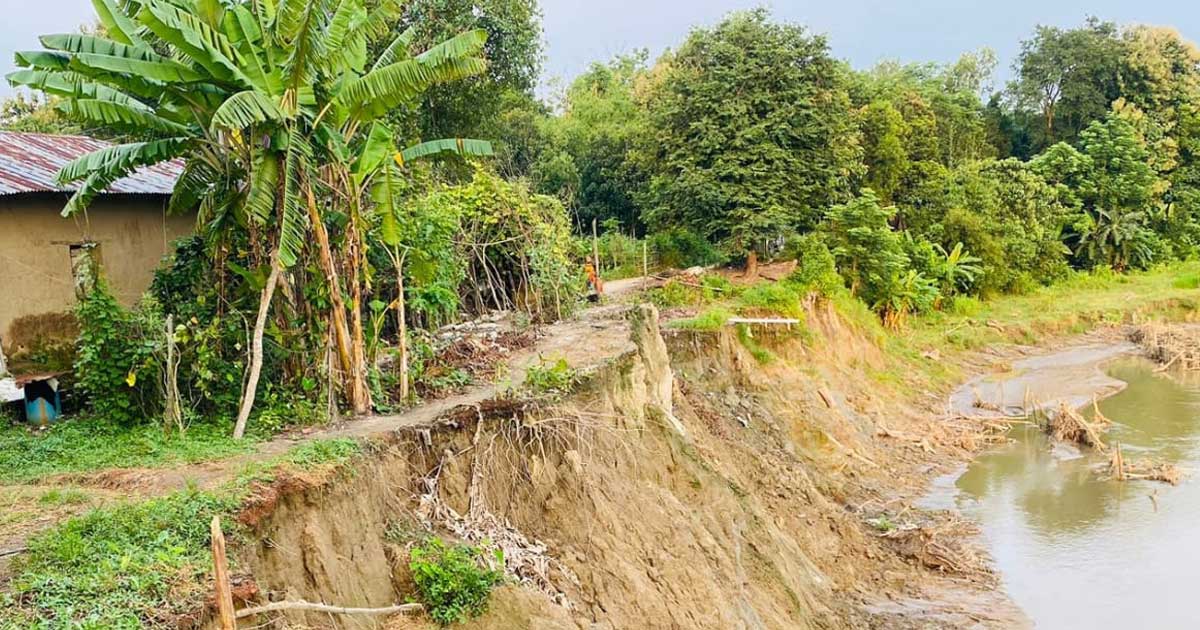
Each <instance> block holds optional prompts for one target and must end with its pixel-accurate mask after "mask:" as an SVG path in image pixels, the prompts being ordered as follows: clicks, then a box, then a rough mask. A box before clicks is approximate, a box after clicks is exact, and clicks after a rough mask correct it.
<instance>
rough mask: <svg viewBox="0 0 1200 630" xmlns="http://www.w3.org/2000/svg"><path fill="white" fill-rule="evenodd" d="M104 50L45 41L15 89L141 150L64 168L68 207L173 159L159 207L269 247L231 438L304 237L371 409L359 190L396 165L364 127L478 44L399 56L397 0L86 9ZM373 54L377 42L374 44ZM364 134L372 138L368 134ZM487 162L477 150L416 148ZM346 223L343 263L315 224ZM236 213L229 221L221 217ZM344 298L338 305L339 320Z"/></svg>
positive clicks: (482, 148)
mask: <svg viewBox="0 0 1200 630" xmlns="http://www.w3.org/2000/svg"><path fill="white" fill-rule="evenodd" d="M93 4H94V5H95V7H96V11H97V14H98V16H99V18H100V21H101V22H102V24H103V25H104V30H105V32H106V33H107V37H99V36H93V35H83V34H70V35H47V36H44V37H42V38H41V43H42V45H43V46H44V48H45V49H44V50H39V51H28V52H19V53H17V55H16V61H17V64H18V65H19V66H20V67H21V68H22V69H21V70H18V71H16V72H14V73H12V74H10V75H8V80H9V82H10V83H12V84H14V85H22V86H27V87H30V88H34V89H38V90H41V91H43V92H46V93H48V94H53V95H56V96H59V97H60V98H61V105H60V108H61V109H62V111H63V112H64V113H65V114H66V115H68V116H70V117H72V118H75V119H77V120H80V121H82V122H85V123H91V124H102V125H105V126H107V127H111V128H116V129H122V130H125V131H126V132H127V133H128V134H130V135H131V136H133V137H137V138H139V140H138V141H135V142H129V143H125V144H120V145H115V146H112V147H109V148H106V149H103V150H100V151H97V152H94V153H91V154H88V155H86V156H83V157H81V158H79V159H77V160H75V161H73V162H71V163H69V164H67V165H66V166H65V167H64V168H63V169H62V171H61V172H60V173H59V175H58V177H59V180H60V181H61V182H63V183H69V182H78V184H77V185H76V192H75V193H74V194H73V195H72V196H71V198H70V200H69V201H68V202H67V204H66V206H65V207H64V209H63V214H64V216H71V215H73V214H75V213H77V212H80V211H83V210H85V209H86V208H87V206H88V204H89V203H90V202H91V201H92V199H93V198H94V197H95V196H96V195H97V194H98V193H100V192H101V191H103V190H104V189H105V188H107V187H108V186H109V185H110V184H111V183H112V182H114V181H116V180H117V179H120V178H121V177H124V176H126V175H128V174H130V173H132V172H134V171H135V170H137V169H138V168H140V167H143V166H147V165H151V164H156V163H160V162H164V161H168V160H176V159H178V160H181V161H182V162H183V165H184V166H183V174H182V176H181V177H180V178H179V180H178V181H177V183H176V185H175V189H174V192H173V194H172V196H171V201H170V204H169V208H170V209H171V210H174V211H180V210H185V209H190V208H198V209H199V216H198V224H199V226H200V227H201V229H205V230H214V229H218V230H219V229H244V228H242V226H247V225H253V226H256V229H257V230H258V233H267V234H272V235H273V236H272V237H271V244H270V255H269V261H270V262H269V265H270V272H269V274H268V276H267V281H266V284H265V286H264V287H263V289H262V292H261V296H260V300H259V308H258V314H257V318H256V320H255V326H254V332H253V337H252V340H251V357H250V367H249V372H248V374H247V377H246V381H245V385H244V388H243V395H242V400H241V404H240V405H239V413H238V418H237V423H236V425H235V429H234V435H235V436H236V437H241V436H242V434H243V432H244V431H245V426H246V421H247V419H248V417H249V414H250V411H251V409H252V408H253V404H254V399H255V393H256V391H257V384H258V380H259V377H260V374H261V369H262V344H263V331H264V327H265V324H266V319H267V314H268V311H269V309H270V305H271V301H272V299H273V296H274V293H275V289H276V286H277V284H278V283H279V279H280V275H281V274H283V273H284V271H285V270H287V269H288V268H290V267H292V266H293V265H295V264H296V262H297V261H298V260H299V259H300V258H301V257H302V254H303V252H304V251H305V249H306V245H308V244H309V242H310V237H311V240H312V244H313V246H314V249H316V251H317V254H318V259H319V264H320V267H321V269H322V271H323V274H324V277H325V281H326V282H327V284H328V288H329V294H330V296H331V302H332V307H331V309H330V310H331V313H330V317H331V320H332V321H331V327H332V329H333V333H334V337H335V341H336V348H337V355H338V359H339V363H340V367H341V371H342V373H343V393H344V394H345V396H346V397H347V399H348V400H349V402H350V404H351V406H352V408H353V409H354V411H355V412H356V413H365V412H367V411H369V410H370V406H371V401H370V395H369V392H368V389H367V385H366V366H365V362H364V356H363V354H364V353H363V345H364V344H363V334H362V318H361V305H362V277H361V276H362V271H361V270H362V269H364V268H365V262H364V258H363V253H364V252H363V250H364V244H363V241H362V233H363V232H362V221H363V219H362V212H363V210H364V204H365V203H367V202H369V197H368V195H367V192H368V189H369V188H368V187H369V185H370V180H371V178H372V176H373V174H374V173H376V172H378V171H379V169H380V168H381V166H380V165H381V164H383V162H384V161H385V160H382V159H379V155H380V154H382V155H384V157H385V158H386V157H388V153H389V152H391V155H392V156H395V155H403V153H402V152H399V151H392V149H394V147H393V146H392V145H391V144H388V143H383V142H381V140H382V139H381V138H375V139H374V141H372V139H371V138H370V137H369V134H368V133H366V132H364V131H363V129H364V127H365V126H366V125H368V124H369V123H371V122H372V121H374V120H376V119H378V118H380V117H382V116H383V115H384V114H386V113H387V112H388V111H390V110H392V109H394V108H399V107H412V106H415V105H416V104H417V103H418V102H419V97H420V95H421V94H422V93H423V92H424V91H425V90H426V89H428V88H430V87H432V86H434V85H438V84H442V83H447V82H451V81H455V80H459V79H462V78H466V77H469V76H472V75H475V74H478V73H480V72H482V71H483V70H484V69H485V68H486V62H485V60H484V59H483V58H482V57H481V56H480V55H481V53H482V50H483V45H484V41H485V34H484V33H483V32H482V31H468V32H465V33H462V34H460V35H458V36H456V37H453V38H451V39H449V40H447V41H445V42H442V43H441V44H438V45H436V46H434V47H432V48H430V49H428V50H426V51H424V52H422V53H420V54H417V55H410V54H409V50H408V43H409V39H410V35H409V34H408V33H403V34H401V35H399V36H397V37H395V38H394V39H393V40H392V41H390V42H389V43H388V45H387V46H386V47H385V48H384V49H383V52H382V53H380V54H379V55H378V56H377V57H376V58H374V59H369V58H368V52H367V51H368V50H369V49H371V45H372V44H374V43H375V42H376V41H378V40H381V38H384V37H386V36H388V34H389V33H390V32H391V26H392V24H393V23H394V22H395V21H396V20H397V19H398V17H399V14H400V8H401V2H400V1H399V0H278V2H276V0H240V1H238V0H235V1H232V2H231V1H229V0H225V1H221V0H130V1H129V2H126V3H123V4H121V5H118V4H117V3H116V2H114V0H93ZM380 43H382V41H380ZM372 129H375V128H374V127H372ZM440 151H457V152H459V153H489V152H490V146H488V145H487V144H486V143H478V142H456V141H443V142H433V143H425V144H422V145H418V146H417V147H414V148H412V149H410V150H409V151H408V154H409V155H410V156H411V157H418V156H422V155H428V154H430V153H434V152H440ZM334 208H336V209H338V210H341V211H343V212H344V213H345V215H346V216H347V217H348V218H349V220H348V222H347V223H346V225H345V227H344V228H339V229H342V230H344V234H342V237H343V238H342V239H341V242H342V249H341V251H340V252H337V253H340V255H341V258H342V261H341V262H342V264H343V266H344V269H345V270H346V271H347V275H349V278H347V279H346V281H345V284H343V282H342V280H341V279H340V278H339V274H338V267H339V265H338V260H337V256H335V252H334V250H333V245H332V239H331V238H330V235H329V232H328V229H327V227H326V225H325V223H326V221H325V216H326V213H327V212H328V211H329V210H330V209H334ZM229 216H232V217H233V218H234V220H232V221H227V220H220V221H219V220H218V218H219V217H229ZM344 293H349V297H350V304H349V307H347V305H346V303H345V298H344V297H343V294H344Z"/></svg>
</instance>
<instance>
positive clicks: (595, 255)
mask: <svg viewBox="0 0 1200 630" xmlns="http://www.w3.org/2000/svg"><path fill="white" fill-rule="evenodd" d="M592 266H593V267H595V269H596V277H597V278H599V277H600V237H599V236H597V235H596V220H595V219H592Z"/></svg>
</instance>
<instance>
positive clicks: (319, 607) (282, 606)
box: [237, 599, 425, 619]
mask: <svg viewBox="0 0 1200 630" xmlns="http://www.w3.org/2000/svg"><path fill="white" fill-rule="evenodd" d="M281 610H312V611H316V612H324V613H331V614H335V615H393V614H396V613H403V614H412V613H418V612H421V611H423V610H425V607H424V606H422V605H421V604H396V605H395V606H384V607H382V608H351V607H348V606H332V605H330V604H322V603H320V602H307V601H304V600H302V599H298V600H292V601H284V602H271V603H270V604H263V605H262V606H254V607H252V608H243V609H241V610H239V611H237V618H238V619H241V618H243V617H250V616H252V615H259V614H262V613H268V612H277V611H281Z"/></svg>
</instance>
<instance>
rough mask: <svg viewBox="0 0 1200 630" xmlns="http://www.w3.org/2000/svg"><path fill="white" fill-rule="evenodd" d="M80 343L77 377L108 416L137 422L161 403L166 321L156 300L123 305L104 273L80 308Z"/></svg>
mask: <svg viewBox="0 0 1200 630" xmlns="http://www.w3.org/2000/svg"><path fill="white" fill-rule="evenodd" d="M75 316H76V318H77V319H78V320H79V344H78V351H77V353H76V358H75V376H76V379H77V380H76V383H77V385H78V387H79V389H80V391H82V392H83V393H84V395H85V396H86V397H87V400H88V402H89V404H90V405H91V407H92V410H93V411H94V412H95V413H96V414H97V415H99V416H100V417H102V418H105V419H108V420H112V421H114V422H118V423H123V424H133V423H136V422H138V421H140V420H142V419H145V418H148V417H151V416H152V415H153V414H154V413H155V412H156V411H157V408H158V405H159V404H161V402H160V397H159V395H158V364H157V362H156V361H157V359H156V354H157V350H158V346H159V344H160V342H161V339H162V334H161V333H160V332H159V331H160V330H161V325H160V324H159V320H158V319H157V314H156V313H155V312H154V309H153V307H152V306H143V307H142V308H140V309H138V310H137V311H129V310H127V309H125V308H123V307H122V306H121V305H120V304H119V303H118V302H117V299H116V297H114V296H113V294H112V292H111V291H110V290H109V288H108V285H107V283H105V282H104V280H103V279H98V280H97V281H96V283H95V286H94V287H93V288H92V289H91V290H90V291H88V293H87V295H86V296H85V297H84V299H83V301H82V302H81V303H80V304H79V306H78V308H76V310H75Z"/></svg>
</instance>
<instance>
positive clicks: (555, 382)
mask: <svg viewBox="0 0 1200 630" xmlns="http://www.w3.org/2000/svg"><path fill="white" fill-rule="evenodd" d="M578 380H579V374H578V373H577V372H576V371H575V370H574V369H573V368H572V367H571V366H570V364H568V363H567V360H566V359H564V358H562V357H559V358H558V359H555V360H553V361H545V360H543V361H542V362H541V363H539V364H536V365H531V366H529V369H528V370H527V371H526V373H525V386H526V387H527V388H528V389H529V390H530V391H532V392H534V393H537V394H545V393H556V394H561V393H564V392H567V391H569V390H570V389H571V388H572V387H573V386H574V385H575V383H576V382H577V381H578Z"/></svg>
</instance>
